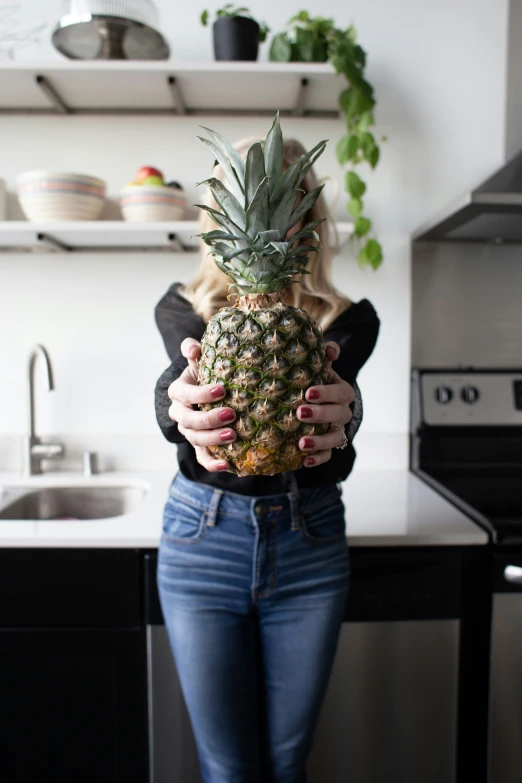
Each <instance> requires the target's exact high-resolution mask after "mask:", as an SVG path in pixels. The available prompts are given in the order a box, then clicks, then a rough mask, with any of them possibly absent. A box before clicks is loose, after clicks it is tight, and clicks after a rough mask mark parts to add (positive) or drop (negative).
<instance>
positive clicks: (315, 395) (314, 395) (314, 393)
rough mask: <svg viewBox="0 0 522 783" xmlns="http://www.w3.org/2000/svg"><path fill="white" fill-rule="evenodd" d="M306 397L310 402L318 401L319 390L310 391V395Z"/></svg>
mask: <svg viewBox="0 0 522 783" xmlns="http://www.w3.org/2000/svg"><path fill="white" fill-rule="evenodd" d="M306 396H307V398H308V399H309V400H318V399H319V389H308V394H307V395H306Z"/></svg>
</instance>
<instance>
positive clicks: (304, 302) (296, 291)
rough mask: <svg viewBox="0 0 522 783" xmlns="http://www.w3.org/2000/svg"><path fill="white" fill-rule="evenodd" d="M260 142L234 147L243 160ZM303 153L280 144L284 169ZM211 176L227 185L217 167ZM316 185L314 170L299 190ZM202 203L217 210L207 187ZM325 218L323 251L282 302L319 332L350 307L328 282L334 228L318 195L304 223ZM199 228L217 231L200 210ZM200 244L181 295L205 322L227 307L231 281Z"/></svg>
mask: <svg viewBox="0 0 522 783" xmlns="http://www.w3.org/2000/svg"><path fill="white" fill-rule="evenodd" d="M263 140H264V139H263V138H262V137H261V138H258V137H255V136H250V137H248V138H245V139H241V140H240V141H237V142H236V143H235V144H234V147H235V149H236V150H237V151H238V152H239V154H240V155H241V157H242V158H243V159H245V158H246V155H247V152H248V149H249V148H250V147H251V146H252V144H253V143H254V142H256V141H263ZM305 152H306V150H305V149H304V147H303V145H302V144H301V143H300V142H298V141H296V140H295V139H288V140H287V141H285V142H284V145H283V155H284V164H283V165H284V167H285V168H287V167H288V166H290V165H291V164H292V163H293V162H294V161H295V160H297V158H299V157H300V156H301V155H302V154H304V153H305ZM212 176H214V177H216V178H217V179H219V180H220V181H221V182H225V184H226V177H225V173H224V171H223V168H222V167H221V165H220V164H218V163H216V165H215V166H214V168H213V170H212ZM318 184H319V182H318V179H317V177H316V175H315V173H314V171H313V170H312V169H309V171H308V172H307V174H306V176H305V178H304V179H303V181H302V183H301V184H300V186H299V187H300V188H302V189H303V190H304V191H306V193H308V192H309V191H311V190H313V189H314V188H316V187H317V186H318ZM203 203H204V204H206V205H207V206H210V207H213V208H214V209H218V210H219V207H218V205H217V204H216V202H215V201H214V198H213V197H212V194H211V193H210V190H208V188H207V193H206V195H205V198H204V200H203ZM324 217H326V218H327V220H326V221H325V222H324V223H321V224H320V225H319V226H317V228H316V229H315V230H316V231H317V233H318V235H319V239H320V241H321V245H322V249H321V250H319V251H318V252H317V253H311V255H310V261H309V264H308V269H309V271H310V274H308V275H302V276H301V277H300V279H299V282H298V283H296V284H294V285H290V286H289V288H288V289H287V296H286V299H285V302H286V303H287V304H289V305H292V306H293V307H299V308H301V309H302V310H305V311H306V312H307V313H308V314H309V315H310V316H311V317H312V318H313V319H314V320H315V321H317V323H318V324H319V325H320V326H321V327H322V329H327V328H328V326H330V324H331V323H332V321H334V320H335V318H337V316H338V315H340V314H341V313H342V312H343V311H344V310H346V309H347V308H348V307H349V306H350V304H351V302H350V300H349V299H348V297H346V296H343V294H341V293H339V291H337V289H336V288H335V287H334V285H333V284H332V281H331V263H332V251H331V247H330V239H329V234H328V231H329V229H328V225H330V226H332V227H334V231H335V226H334V223H333V221H332V219H331V215H330V210H329V209H328V206H327V204H326V202H325V200H324V198H323V195H322V193H321V195H320V196H319V198H318V199H317V201H316V203H315V204H314V206H313V207H312V208H311V209H310V210H309V211H308V212H307V213H306V215H305V217H304V220H303V223H308V222H309V221H312V220H320V219H321V218H324ZM200 226H201V233H204V232H206V231H212V229H215V228H216V225H215V224H214V221H213V220H212V218H211V217H210V216H209V214H208V213H207V212H206V211H205V210H201V220H200ZM307 242H308V243H310V244H312V243H313V244H317V243H315V242H314V240H307ZM200 245H201V253H202V260H201V265H200V268H199V271H198V273H197V275H196V277H195V278H194V280H192V282H190V283H188V284H187V285H185V286H184V287H183V288H182V289H181V293H182V294H183V296H184V297H185V298H186V299H187V300H188V301H189V302H190V303H191V305H192V307H193V308H194V311H195V312H196V313H197V314H198V315H199V316H201V318H202V319H203V320H204V321H205V323H206V322H208V321H209V319H210V318H211V316H213V315H214V314H215V313H216V312H217V311H218V310H219V309H221V308H222V307H227V306H230V301H229V300H228V299H227V296H228V284H229V283H230V278H228V277H227V276H226V275H225V274H224V272H222V271H221V270H220V269H218V267H217V266H216V263H215V261H214V259H213V257H212V256H211V255H210V254H209V253H208V249H209V248H208V246H207V245H206V244H205V243H204V242H203V240H200Z"/></svg>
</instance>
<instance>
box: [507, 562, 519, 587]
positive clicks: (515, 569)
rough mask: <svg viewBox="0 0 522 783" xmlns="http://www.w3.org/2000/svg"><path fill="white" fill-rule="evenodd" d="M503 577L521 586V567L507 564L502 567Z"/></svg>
mask: <svg viewBox="0 0 522 783" xmlns="http://www.w3.org/2000/svg"><path fill="white" fill-rule="evenodd" d="M504 579H505V580H506V582H511V584H514V585H521V586H522V567H521V566H516V565H508V566H506V567H505V568H504Z"/></svg>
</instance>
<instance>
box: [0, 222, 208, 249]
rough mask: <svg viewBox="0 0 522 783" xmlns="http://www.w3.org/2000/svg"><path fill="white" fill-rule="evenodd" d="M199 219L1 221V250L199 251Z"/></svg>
mask: <svg viewBox="0 0 522 783" xmlns="http://www.w3.org/2000/svg"><path fill="white" fill-rule="evenodd" d="M199 230H200V229H199V223H198V221H197V220H181V221H178V222H172V223H160V222H158V223H126V222H124V221H122V220H118V221H109V220H98V221H94V222H87V221H79V222H73V221H71V222H63V223H30V222H28V221H23V220H19V221H18V220H16V221H15V220H13V221H6V222H4V223H0V251H4V252H6V251H10V250H36V249H46V250H55V251H62V252H69V251H78V250H83V251H96V250H103V251H111V250H112V251H117V250H171V251H172V250H195V249H197V247H198V238H197V237H194V234H197V233H199Z"/></svg>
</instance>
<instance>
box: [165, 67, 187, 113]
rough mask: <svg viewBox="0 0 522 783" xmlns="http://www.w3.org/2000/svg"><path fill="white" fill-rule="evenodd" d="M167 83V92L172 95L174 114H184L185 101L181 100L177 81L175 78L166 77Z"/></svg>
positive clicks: (185, 108) (181, 95) (181, 94)
mask: <svg viewBox="0 0 522 783" xmlns="http://www.w3.org/2000/svg"><path fill="white" fill-rule="evenodd" d="M167 83H168V85H169V90H170V92H171V94H172V97H173V98H174V110H175V112H176V114H186V113H187V106H186V104H185V99H184V98H183V93H182V91H181V87H180V86H179V83H178V80H177V79H176V77H175V76H168V77H167Z"/></svg>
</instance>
